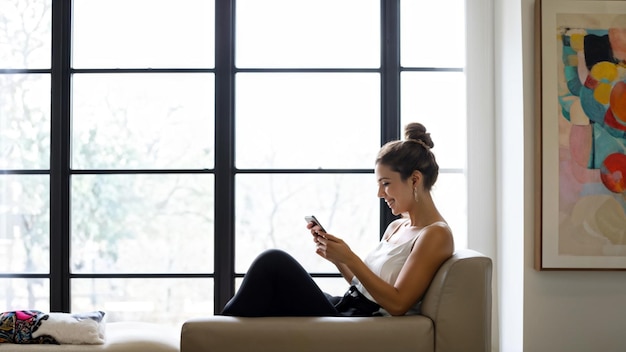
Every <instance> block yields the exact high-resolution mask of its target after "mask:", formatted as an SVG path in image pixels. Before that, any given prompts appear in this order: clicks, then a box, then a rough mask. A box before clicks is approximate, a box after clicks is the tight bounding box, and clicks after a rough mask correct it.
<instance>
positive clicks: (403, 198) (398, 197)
mask: <svg viewBox="0 0 626 352" xmlns="http://www.w3.org/2000/svg"><path fill="white" fill-rule="evenodd" d="M375 175H376V180H377V182H378V197H379V198H383V199H384V200H385V202H386V203H387V206H388V207H389V208H390V209H391V213H392V214H393V215H399V214H402V213H405V212H407V211H408V210H409V208H411V206H412V204H413V203H414V202H415V198H414V197H413V182H412V179H411V178H410V177H409V178H408V179H406V180H404V181H402V178H401V177H400V173H399V172H396V171H393V170H391V168H389V166H387V165H383V164H376V169H375Z"/></svg>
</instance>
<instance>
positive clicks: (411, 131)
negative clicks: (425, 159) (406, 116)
mask: <svg viewBox="0 0 626 352" xmlns="http://www.w3.org/2000/svg"><path fill="white" fill-rule="evenodd" d="M404 138H405V139H406V140H408V141H409V140H413V141H415V142H417V143H419V144H421V145H422V146H424V147H427V149H430V148H432V147H434V146H435V144H434V143H433V140H432V139H431V138H430V133H429V132H426V127H424V125H422V124H421V123H419V122H411V123H409V124H408V125H406V127H404Z"/></svg>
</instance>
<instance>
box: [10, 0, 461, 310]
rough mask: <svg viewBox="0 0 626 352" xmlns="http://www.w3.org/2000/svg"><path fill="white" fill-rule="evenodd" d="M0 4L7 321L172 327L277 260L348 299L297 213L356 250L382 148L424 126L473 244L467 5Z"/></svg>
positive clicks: (307, 0) (450, 203)
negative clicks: (12, 314) (88, 318)
mask: <svg viewBox="0 0 626 352" xmlns="http://www.w3.org/2000/svg"><path fill="white" fill-rule="evenodd" d="M0 6H1V7H2V8H0V13H2V15H1V16H0V26H2V28H3V31H0V33H1V34H0V49H1V50H0V62H1V64H0V65H2V67H0V86H1V87H2V90H1V91H0V92H1V93H0V156H1V159H0V172H1V173H0V191H1V192H0V231H1V232H0V254H1V257H0V258H2V259H0V260H2V263H3V265H2V269H0V282H2V287H3V288H5V290H3V291H2V292H1V293H0V300H1V301H0V302H2V303H0V309H5V310H9V309H15V308H23V307H29V308H32V309H39V310H44V311H46V310H55V311H86V310H92V309H100V310H105V311H106V312H107V313H108V314H109V321H115V320H125V319H143V320H147V321H163V322H172V321H176V322H182V321H184V320H185V319H188V318H189V317H191V316H197V315H209V314H213V312H215V311H217V310H219V309H220V307H221V306H222V305H223V304H224V303H225V302H226V301H227V300H228V299H229V298H230V297H231V296H232V294H233V293H234V292H235V290H236V287H237V284H238V282H239V281H240V278H241V277H242V276H243V275H244V274H245V271H246V270H247V268H248V266H249V265H250V262H251V260H252V259H253V258H254V257H255V256H256V255H257V254H258V253H259V252H260V251H262V250H264V249H267V248H282V249H285V250H287V251H289V252H290V253H292V254H294V256H296V258H297V259H298V260H300V261H301V262H302V263H303V265H304V266H305V268H307V270H309V271H310V272H311V273H312V274H313V275H314V277H315V278H316V280H318V282H319V283H320V285H322V287H323V288H324V289H325V290H327V291H329V292H331V293H336V294H340V293H341V291H342V290H343V289H345V283H344V282H343V280H342V279H341V278H339V277H338V276H337V274H336V270H334V268H333V267H332V266H331V265H330V264H329V263H327V262H325V261H323V260H322V259H320V258H318V257H317V256H316V255H314V252H313V250H312V249H311V250H310V251H308V250H306V249H308V248H312V242H311V240H310V236H308V233H307V232H306V230H305V229H304V225H305V223H304V220H303V217H304V215H307V214H315V215H316V216H317V217H318V218H319V219H320V220H321V221H322V222H323V223H324V225H325V226H326V227H327V228H329V229H332V232H333V233H336V234H338V235H341V236H342V237H343V238H344V239H346V241H347V242H348V243H349V244H350V245H351V247H352V248H353V250H355V252H357V253H360V254H361V253H362V254H363V255H364V254H366V253H367V251H368V250H369V249H371V248H372V246H373V245H374V244H375V243H376V242H377V241H378V239H379V236H380V234H381V230H382V229H384V227H385V226H386V224H387V223H388V222H389V221H390V220H391V219H392V218H391V214H390V213H389V211H388V209H387V208H386V207H381V202H380V200H379V199H377V198H376V183H375V180H374V177H373V167H374V165H373V161H374V157H375V155H376V152H377V150H378V148H379V147H380V145H381V144H382V143H384V142H386V141H388V140H392V139H397V138H399V137H400V133H401V127H402V126H404V125H405V124H406V123H408V122H410V121H414V120H417V121H421V122H423V123H424V124H425V125H426V127H427V128H428V129H429V130H430V132H432V133H433V139H434V141H435V144H436V146H435V150H434V151H435V153H436V155H437V157H438V161H439V163H440V167H441V174H440V178H439V180H438V183H437V184H436V185H435V189H434V195H435V198H436V199H437V201H438V204H439V205H440V208H441V210H442V212H443V213H444V216H446V217H447V219H448V220H449V222H450V223H451V225H452V227H453V229H454V230H455V236H456V241H457V247H464V246H465V243H466V242H465V237H466V232H467V230H466V227H467V219H466V215H465V214H466V213H467V211H466V209H465V207H466V200H465V198H466V193H467V190H466V181H465V179H466V177H465V169H466V167H465V164H466V158H465V153H464V152H463V151H464V150H465V144H466V138H465V131H466V126H465V120H466V113H465V82H464V80H465V78H464V72H463V65H464V55H465V48H464V36H463V35H462V33H463V32H464V21H463V17H464V8H463V2H462V1H460V0H449V1H444V2H438V3H430V4H427V3H425V2H423V1H417V0H402V1H381V0H237V1H236V2H235V1H234V0H213V1H211V0H177V1H173V0H158V1H157V0H106V1H105V0H73V1H70V0H60V1H54V2H53V1H52V0H47V1H46V0H39V1H29V2H24V1H20V0H13V1H5V2H3V4H2V5H0ZM444 10H445V11H444ZM70 15H71V16H70ZM111 23H115V25H114V26H112V25H111ZM103 28H106V29H107V30H103ZM451 102H452V103H451Z"/></svg>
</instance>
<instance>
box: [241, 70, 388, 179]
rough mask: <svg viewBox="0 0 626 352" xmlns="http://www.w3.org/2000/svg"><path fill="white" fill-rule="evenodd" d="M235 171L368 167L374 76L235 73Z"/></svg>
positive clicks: (373, 149) (374, 118) (373, 139)
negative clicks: (243, 169) (248, 169)
mask: <svg viewBox="0 0 626 352" xmlns="http://www.w3.org/2000/svg"><path fill="white" fill-rule="evenodd" d="M236 86H237V92H236V94H237V95H236V105H237V106H236V113H237V117H236V143H237V145H236V148H237V149H236V164H237V166H238V167H240V168H372V167H373V166H374V161H375V158H376V153H377V151H378V148H379V147H380V76H379V75H378V74H372V73H325V74H321V73H305V74H296V73H267V74H258V73H250V74H238V75H237V84H236Z"/></svg>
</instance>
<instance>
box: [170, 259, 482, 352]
mask: <svg viewBox="0 0 626 352" xmlns="http://www.w3.org/2000/svg"><path fill="white" fill-rule="evenodd" d="M491 274H492V262H491V259H490V258H488V257H486V256H484V255H482V254H480V253H478V252H476V251H473V250H469V249H463V250H459V251H457V252H456V253H455V254H454V255H453V256H452V257H451V258H450V259H448V260H447V261H446V262H445V263H444V264H443V265H442V266H441V268H439V270H438V272H437V274H436V276H435V278H434V279H433V282H432V283H431V285H430V287H429V288H428V291H427V292H426V295H425V296H424V300H423V303H422V315H414V316H403V317H366V318H362V317H267V318H237V317H227V316H212V317H205V318H197V319H192V320H189V321H187V322H185V323H184V325H183V327H182V332H181V352H220V351H224V352H237V351H241V352H244V351H245V352H248V351H255V352H257V351H285V352H294V351H315V352H322V351H323V352H332V351H341V352H346V351H359V352H367V351H372V352H381V351H394V352H395V351H416V352H418V351H419V352H422V351H428V352H452V351H463V352H473V351H490V350H491Z"/></svg>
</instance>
